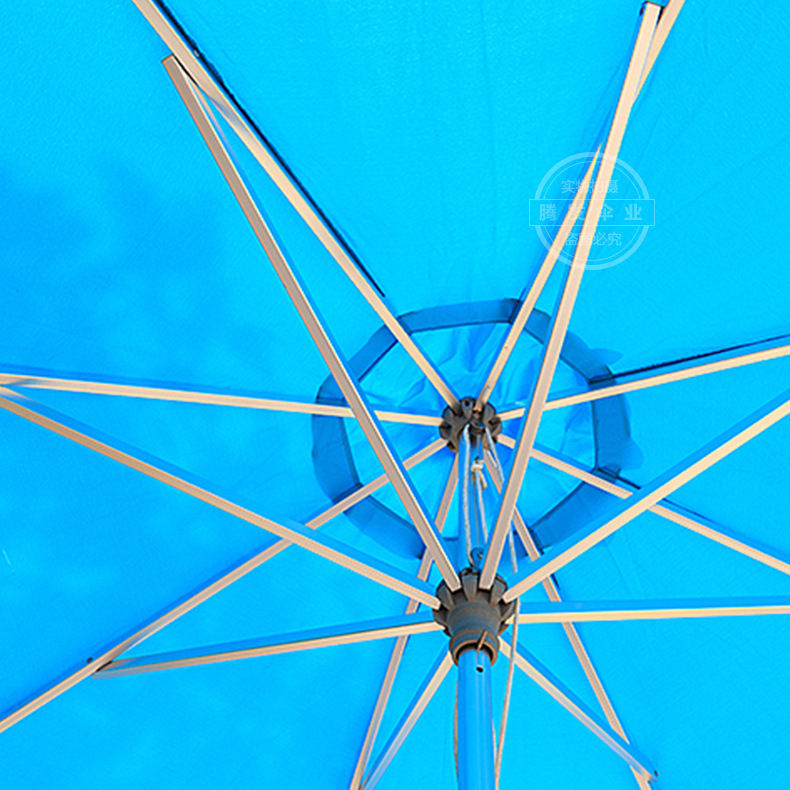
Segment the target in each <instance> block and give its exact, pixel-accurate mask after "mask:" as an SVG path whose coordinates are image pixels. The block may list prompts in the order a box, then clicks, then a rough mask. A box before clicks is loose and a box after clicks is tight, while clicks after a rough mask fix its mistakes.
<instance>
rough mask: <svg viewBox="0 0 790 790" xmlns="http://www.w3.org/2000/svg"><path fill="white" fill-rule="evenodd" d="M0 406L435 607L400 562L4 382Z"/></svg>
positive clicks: (424, 588)
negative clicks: (266, 511)
mask: <svg viewBox="0 0 790 790" xmlns="http://www.w3.org/2000/svg"><path fill="white" fill-rule="evenodd" d="M0 408H3V409H5V410H6V411H9V412H11V413H12V414H16V415H18V416H19V417H23V418H24V419H26V420H29V421H30V422H33V423H35V424H37V425H40V426H41V427H43V428H47V429H48V430H50V431H53V432H54V433H57V434H60V435H61V436H63V437H65V438H66V439H70V440H71V441H73V442H76V443H77V444H81V445H83V446H84V447H87V448H89V449H91V450H95V451H96V452H98V453H101V454H102V455H105V456H107V457H108V458H112V459H113V460H115V461H119V462H120V463H122V464H124V465H125V466H128V467H131V468H132V469H135V470H137V471H138V472H142V473H143V474H144V475H147V476H148V477H152V478H154V479H156V480H159V481H160V482H162V483H165V484H166V485H169V486H172V487H173V488H175V489H177V490H179V491H182V492H183V493H185V494H189V495H190V496H192V497H194V498H195V499H200V500H202V501H203V502H205V503H207V504H209V505H212V506H213V507H216V508H218V509H219V510H223V511H224V512H226V513H229V514H230V515H232V516H236V517H237V518H240V519H242V520H243V521H247V522H248V523H250V524H254V525H255V526H257V527H260V528H261V529H263V530H266V531H267V532H271V533H273V534H274V535H277V536H278V537H280V538H284V539H285V540H287V541H289V542H290V543H294V544H296V545H297V546H301V547H302V548H304V549H307V550H308V551H311V552H313V553H314V554H318V555H319V556H321V557H324V558H325V559H328V560H330V561H331V562H334V563H336V564H338V565H342V566H343V567H345V568H348V569H349V570H352V571H355V572H356V573H359V574H360V575H362V576H365V577H367V578H369V579H371V580H373V581H377V582H378V583H380V584H383V585H384V586H385V587H389V588H390V589H393V590H396V591H398V592H400V593H402V594H404V595H407V596H408V597H410V598H416V599H417V600H419V601H420V602H421V603H424V604H427V605H428V606H431V607H433V606H435V605H436V604H437V603H438V601H437V599H436V597H435V596H434V595H433V592H432V590H431V588H430V587H429V585H427V584H426V583H425V582H422V581H420V580H419V579H416V578H414V577H412V576H409V575H408V574H405V573H403V572H402V571H400V570H399V569H397V568H394V567H392V566H390V565H387V564H386V563H383V562H380V561H379V560H377V559H375V558H374V557H370V556H368V555H365V554H363V553H362V552H359V551H357V550H356V549H354V548H353V547H351V546H346V545H345V544H343V543H341V542H340V541H337V540H334V539H332V538H329V537H325V536H321V535H318V534H316V533H315V532H314V531H313V530H310V529H308V528H307V527H304V526H302V525H301V524H297V523H296V522H294V521H290V520H285V519H284V520H281V521H275V520H274V519H271V518H267V517H266V516H263V515H261V514H259V513H257V512H255V510H254V509H253V508H252V507H251V506H245V505H242V504H239V502H238V501H236V500H235V498H234V499H230V498H229V497H228V496H226V495H225V494H224V493H221V492H220V491H219V490H218V488H217V487H215V486H212V485H211V484H209V483H206V482H204V481H202V480H199V479H198V478H197V477H195V476H193V475H190V474H189V473H188V472H185V471H184V470H182V469H178V467H176V466H174V465H172V464H168V463H166V462H164V461H162V460H160V459H158V458H155V457H154V456H152V455H149V454H148V453H143V452H141V451H139V450H136V449H135V448H133V447H131V446H129V445H127V444H125V443H123V442H118V441H115V440H113V439H111V438H110V437H108V436H105V435H104V434H102V433H101V432H100V431H95V430H93V429H92V428H89V427H88V426H87V425H84V424H83V423H80V422H78V421H77V420H71V419H70V418H68V417H66V416H65V415H62V414H59V413H58V412H56V411H55V410H53V409H49V408H47V407H46V406H42V405H41V404H39V403H36V402H35V401H31V400H29V399H28V398H24V397H23V396H21V395H18V394H17V393H15V392H12V391H11V390H7V389H4V388H2V387H0Z"/></svg>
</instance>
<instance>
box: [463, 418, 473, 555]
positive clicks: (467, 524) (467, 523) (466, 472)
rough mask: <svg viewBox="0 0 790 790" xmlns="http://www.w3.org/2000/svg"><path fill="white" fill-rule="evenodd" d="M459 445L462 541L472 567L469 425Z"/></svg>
mask: <svg viewBox="0 0 790 790" xmlns="http://www.w3.org/2000/svg"><path fill="white" fill-rule="evenodd" d="M461 444H462V445H463V448H464V468H463V478H464V479H463V483H462V485H461V509H462V513H463V521H464V539H465V541H466V546H465V548H466V558H467V560H468V561H469V565H470V566H473V565H474V558H473V557H472V522H471V519H470V512H469V510H470V508H469V477H470V475H471V463H472V462H471V455H472V448H471V446H470V442H469V425H467V426H466V427H465V428H464V430H463V433H462V434H461Z"/></svg>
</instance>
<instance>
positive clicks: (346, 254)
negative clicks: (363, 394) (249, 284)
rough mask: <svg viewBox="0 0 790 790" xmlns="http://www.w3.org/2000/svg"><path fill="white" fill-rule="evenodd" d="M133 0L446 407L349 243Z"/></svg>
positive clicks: (209, 77)
mask: <svg viewBox="0 0 790 790" xmlns="http://www.w3.org/2000/svg"><path fill="white" fill-rule="evenodd" d="M133 2H134V4H135V5H136V6H137V8H138V9H139V10H140V12H141V13H142V14H143V16H144V17H145V18H146V20H147V21H148V23H149V24H150V25H151V27H152V28H153V29H154V30H155V31H156V33H157V34H158V35H159V36H160V37H161V39H162V40H163V41H164V42H165V44H166V45H167V46H168V47H169V48H170V49H171V51H172V52H173V54H174V55H175V56H176V58H177V59H178V62H179V64H180V66H181V67H182V68H183V69H184V70H185V72H186V73H187V74H188V75H189V77H190V78H191V80H192V81H193V82H194V83H195V84H196V85H197V86H199V88H200V90H202V91H203V92H204V93H205V94H206V96H208V98H209V99H210V100H211V101H212V103H213V104H214V105H215V106H216V107H217V109H218V110H219V111H220V113H222V116H223V118H224V119H225V120H226V121H227V122H228V124H229V125H230V127H231V128H232V129H233V131H234V132H235V133H236V134H237V135H238V136H239V138H240V139H241V140H242V141H243V142H244V144H245V145H246V146H247V148H249V150H250V152H251V153H252V155H253V156H254V157H255V158H256V159H257V160H258V162H259V164H260V165H261V166H262V167H263V169H264V170H265V171H266V173H267V174H268V175H269V177H270V178H271V179H272V181H273V182H274V183H275V184H276V185H277V188H278V189H279V190H280V191H281V192H282V193H283V195H284V196H285V198H286V200H288V202H289V203H290V204H291V205H292V206H293V207H294V209H295V210H296V212H297V213H298V214H299V216H300V217H301V218H302V219H303V220H304V221H305V223H306V224H307V226H308V227H309V228H310V230H311V231H312V232H313V233H314V234H315V235H316V237H317V238H318V240H319V241H320V242H321V244H322V245H323V246H324V247H325V248H326V250H327V251H328V252H329V254H330V255H331V256H332V257H333V258H334V259H335V261H336V262H337V263H338V265H339V266H340V268H341V269H342V270H343V272H344V273H345V274H346V276H347V277H348V278H349V279H350V280H351V282H352V283H353V284H354V285H355V286H356V288H357V290H358V291H359V292H360V293H361V294H362V296H363V297H364V298H365V300H366V301H367V302H368V304H369V305H370V306H371V307H372V308H373V310H374V311H375V312H376V314H377V315H378V316H379V318H381V320H382V321H383V322H384V324H385V325H386V326H387V328H388V329H389V330H390V332H392V334H393V335H394V336H395V337H396V338H397V339H398V341H399V342H400V343H401V345H402V346H403V348H404V349H405V351H406V353H407V354H408V355H409V356H410V357H411V358H412V359H413V360H414V361H415V363H416V364H417V366H418V367H419V368H420V370H421V371H422V372H423V374H424V375H425V377H426V378H427V379H428V380H429V381H430V382H431V384H433V386H434V387H435V388H436V390H437V392H439V394H440V395H441V396H442V398H444V399H445V401H446V402H447V404H448V405H450V406H455V405H456V404H457V402H458V399H457V398H456V396H455V395H454V394H453V392H452V389H451V388H450V386H449V384H448V383H447V382H446V381H445V380H444V379H443V378H442V376H441V374H440V373H439V372H438V370H436V368H435V366H434V365H432V364H431V362H430V361H429V360H428V358H427V357H426V356H425V354H424V353H423V352H422V350H421V349H420V348H419V346H418V345H417V343H416V342H415V341H414V340H413V338H412V337H411V335H410V334H409V333H408V332H407V331H406V329H405V328H404V327H403V325H402V324H401V323H400V321H398V319H397V318H396V317H395V316H394V315H393V314H392V312H391V310H390V309H389V307H388V306H387V305H386V304H385V302H384V300H383V299H382V297H381V296H380V294H379V292H378V291H377V290H376V289H375V288H374V287H373V286H372V285H371V283H370V282H369V281H368V278H367V277H366V276H365V275H364V274H363V273H362V272H361V271H360V267H359V263H358V261H356V259H355V256H354V255H353V253H352V252H351V251H350V249H349V247H348V245H347V244H346V243H345V241H344V240H343V239H342V238H340V236H339V234H338V233H337V231H336V230H335V228H333V227H332V226H331V225H330V224H329V222H328V220H327V218H326V217H325V216H324V215H323V214H322V213H321V211H320V209H319V208H318V207H317V206H316V205H315V204H314V203H313V201H312V200H311V199H309V197H307V196H306V195H305V193H304V190H303V189H302V188H301V187H300V186H299V185H297V184H296V183H295V179H294V178H293V176H292V174H291V173H289V172H287V170H286V168H285V166H284V164H283V162H282V160H281V159H280V158H279V157H278V156H277V155H276V154H275V153H274V152H273V151H272V150H271V149H270V146H269V145H268V143H266V142H265V141H264V140H263V138H262V136H261V134H260V133H259V131H258V130H257V128H255V125H254V124H253V123H252V121H251V120H250V118H249V117H248V116H247V114H246V113H245V112H244V111H243V110H242V109H241V108H240V107H239V106H238V104H237V103H236V101H235V100H234V99H233V98H232V97H231V96H230V95H229V94H228V91H227V88H226V87H225V86H224V85H223V84H221V83H220V82H218V81H217V79H216V77H215V75H214V74H212V73H211V71H210V70H209V69H208V68H206V65H205V64H204V63H203V62H202V60H203V59H202V56H201V55H200V53H199V52H198V51H197V50H195V49H193V47H192V46H191V45H190V44H189V42H187V41H185V40H184V38H183V37H182V34H181V32H180V31H179V30H178V29H177V28H176V26H175V25H174V24H173V19H172V17H169V16H168V15H166V14H165V13H163V11H162V8H161V7H160V5H159V4H158V3H157V2H155V0H133Z"/></svg>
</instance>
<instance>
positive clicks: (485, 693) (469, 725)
mask: <svg viewBox="0 0 790 790" xmlns="http://www.w3.org/2000/svg"><path fill="white" fill-rule="evenodd" d="M459 575H460V579H461V588H460V589H459V590H456V591H455V592H452V591H450V589H449V588H448V587H447V585H446V584H445V583H444V582H442V583H441V584H440V585H439V587H438V589H437V590H436V596H437V598H438V599H439V601H440V602H441V605H440V607H439V608H438V609H436V610H434V618H435V619H436V622H437V623H439V625H441V626H442V627H443V628H444V632H445V633H446V634H447V635H448V636H449V637H450V644H449V650H450V655H451V656H452V659H453V661H454V662H455V664H456V666H457V667H458V696H457V706H456V717H457V720H456V724H457V738H458V741H457V752H456V754H457V771H458V787H459V790H495V778H494V754H495V750H496V746H495V734H494V715H493V707H492V703H491V670H492V667H493V665H494V663H496V660H497V656H498V655H499V635H500V634H501V633H502V632H503V631H504V630H505V628H506V627H507V621H508V620H509V618H510V617H511V616H512V614H513V610H514V607H515V603H514V602H511V603H505V602H504V601H503V600H502V596H503V595H504V593H505V590H507V584H506V583H505V581H504V579H502V577H501V576H497V577H496V579H495V580H494V584H493V586H492V587H491V589H490V590H482V589H480V586H479V580H480V572H479V571H478V570H477V569H476V568H473V567H468V568H464V570H462V571H461V573H460V574H459Z"/></svg>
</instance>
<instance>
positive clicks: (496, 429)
mask: <svg viewBox="0 0 790 790" xmlns="http://www.w3.org/2000/svg"><path fill="white" fill-rule="evenodd" d="M475 403H476V401H475V399H474V398H461V400H460V401H458V405H457V406H455V407H453V406H448V407H447V408H446V409H445V410H444V412H442V424H441V425H440V426H439V433H440V434H441V437H442V439H446V440H447V446H448V447H449V448H450V449H451V450H452V451H453V452H454V453H457V452H458V447H459V446H460V441H461V436H462V434H463V432H464V430H465V429H466V427H467V425H468V426H469V433H470V437H477V438H481V437H483V436H486V435H488V436H490V437H491V440H492V441H494V442H496V440H497V437H498V436H499V434H500V433H502V420H501V419H500V418H499V417H498V416H497V413H496V409H495V408H494V407H493V406H492V405H491V404H490V403H485V404H483V406H482V407H480V408H479V409H478V408H475Z"/></svg>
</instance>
